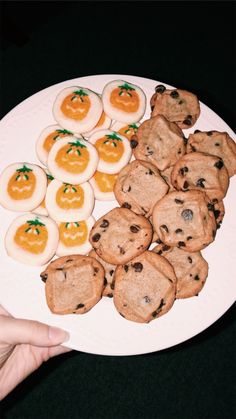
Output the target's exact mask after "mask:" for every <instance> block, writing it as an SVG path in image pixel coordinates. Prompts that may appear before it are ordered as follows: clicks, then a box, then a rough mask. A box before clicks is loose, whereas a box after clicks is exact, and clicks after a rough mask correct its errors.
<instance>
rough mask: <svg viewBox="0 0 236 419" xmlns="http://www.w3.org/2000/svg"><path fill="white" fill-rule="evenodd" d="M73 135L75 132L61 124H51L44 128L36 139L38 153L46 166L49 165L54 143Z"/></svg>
mask: <svg viewBox="0 0 236 419" xmlns="http://www.w3.org/2000/svg"><path fill="white" fill-rule="evenodd" d="M68 135H73V132H71V131H68V130H66V129H63V128H62V127H60V126H59V125H50V126H49V127H46V128H44V130H43V131H42V132H41V134H40V136H39V137H38V139H37V141H36V147H35V150H36V154H37V157H38V159H39V160H40V161H41V163H42V164H43V165H44V166H47V159H48V153H49V151H50V150H51V148H52V146H53V144H54V143H55V142H56V141H58V140H60V139H61V138H63V137H65V136H68Z"/></svg>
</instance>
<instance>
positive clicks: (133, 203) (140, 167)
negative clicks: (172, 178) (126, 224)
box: [114, 160, 169, 217]
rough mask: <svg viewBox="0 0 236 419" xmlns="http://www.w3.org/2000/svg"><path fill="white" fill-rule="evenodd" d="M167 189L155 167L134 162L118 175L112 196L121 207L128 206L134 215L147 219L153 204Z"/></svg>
mask: <svg viewBox="0 0 236 419" xmlns="http://www.w3.org/2000/svg"><path fill="white" fill-rule="evenodd" d="M168 189H169V187H168V185H167V183H166V182H165V181H164V179H163V178H162V177H161V175H160V173H159V170H158V169H157V167H156V166H154V165H153V164H152V163H149V162H147V161H143V160H134V161H133V162H131V163H129V164H127V165H126V166H125V167H124V168H123V169H122V170H121V171H120V173H119V174H118V177H117V180H116V183H115V187H114V194H115V197H116V199H117V201H118V202H119V204H120V205H121V206H122V205H124V204H128V205H130V209H132V211H134V212H135V213H136V214H142V215H145V216H146V217H149V216H150V215H151V214H152V210H153V207H154V205H155V203H156V202H157V201H159V199H161V198H162V197H163V196H165V195H166V194H167V192H168Z"/></svg>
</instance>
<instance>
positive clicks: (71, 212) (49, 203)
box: [45, 179, 94, 222]
mask: <svg viewBox="0 0 236 419" xmlns="http://www.w3.org/2000/svg"><path fill="white" fill-rule="evenodd" d="M63 185H64V187H65V188H66V185H65V184H64V183H63V182H61V181H59V180H57V179H54V180H52V182H51V183H50V184H49V185H48V188H47V193H46V198H45V204H46V208H47V211H48V213H49V215H50V217H51V218H52V219H53V220H55V221H61V222H67V221H78V220H86V219H87V218H88V217H89V216H90V215H91V214H92V212H93V208H94V192H93V188H92V187H91V185H90V184H89V182H85V183H81V184H80V185H79V186H80V187H81V188H82V189H83V191H84V204H83V206H82V207H81V208H78V209H63V208H60V207H59V206H58V205H57V202H56V194H57V191H58V189H59V188H60V187H61V186H63Z"/></svg>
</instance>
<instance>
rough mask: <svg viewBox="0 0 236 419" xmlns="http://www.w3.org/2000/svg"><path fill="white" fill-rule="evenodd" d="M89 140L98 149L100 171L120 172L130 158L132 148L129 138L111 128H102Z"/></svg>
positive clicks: (98, 167) (98, 168)
mask: <svg viewBox="0 0 236 419" xmlns="http://www.w3.org/2000/svg"><path fill="white" fill-rule="evenodd" d="M89 142H90V143H91V144H93V145H94V147H95V148H96V149H97V151H98V155H99V161H98V166H97V170H98V171H99V172H104V173H109V174H115V173H118V172H119V171H120V170H121V169H122V168H123V167H124V166H125V165H126V164H127V163H128V162H129V160H130V158H131V155H132V150H131V147H130V143H129V140H128V139H127V138H126V137H124V136H123V135H118V134H117V133H116V132H114V131H111V130H100V131H97V132H95V134H93V135H91V137H89Z"/></svg>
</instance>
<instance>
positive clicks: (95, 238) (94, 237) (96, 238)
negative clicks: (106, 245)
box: [92, 233, 101, 242]
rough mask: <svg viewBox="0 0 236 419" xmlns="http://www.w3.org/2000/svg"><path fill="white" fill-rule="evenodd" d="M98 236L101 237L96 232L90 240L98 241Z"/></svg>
mask: <svg viewBox="0 0 236 419" xmlns="http://www.w3.org/2000/svg"><path fill="white" fill-rule="evenodd" d="M100 238H101V234H99V233H96V234H94V235H93V236H92V241H93V242H98V241H99V240H100Z"/></svg>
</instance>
